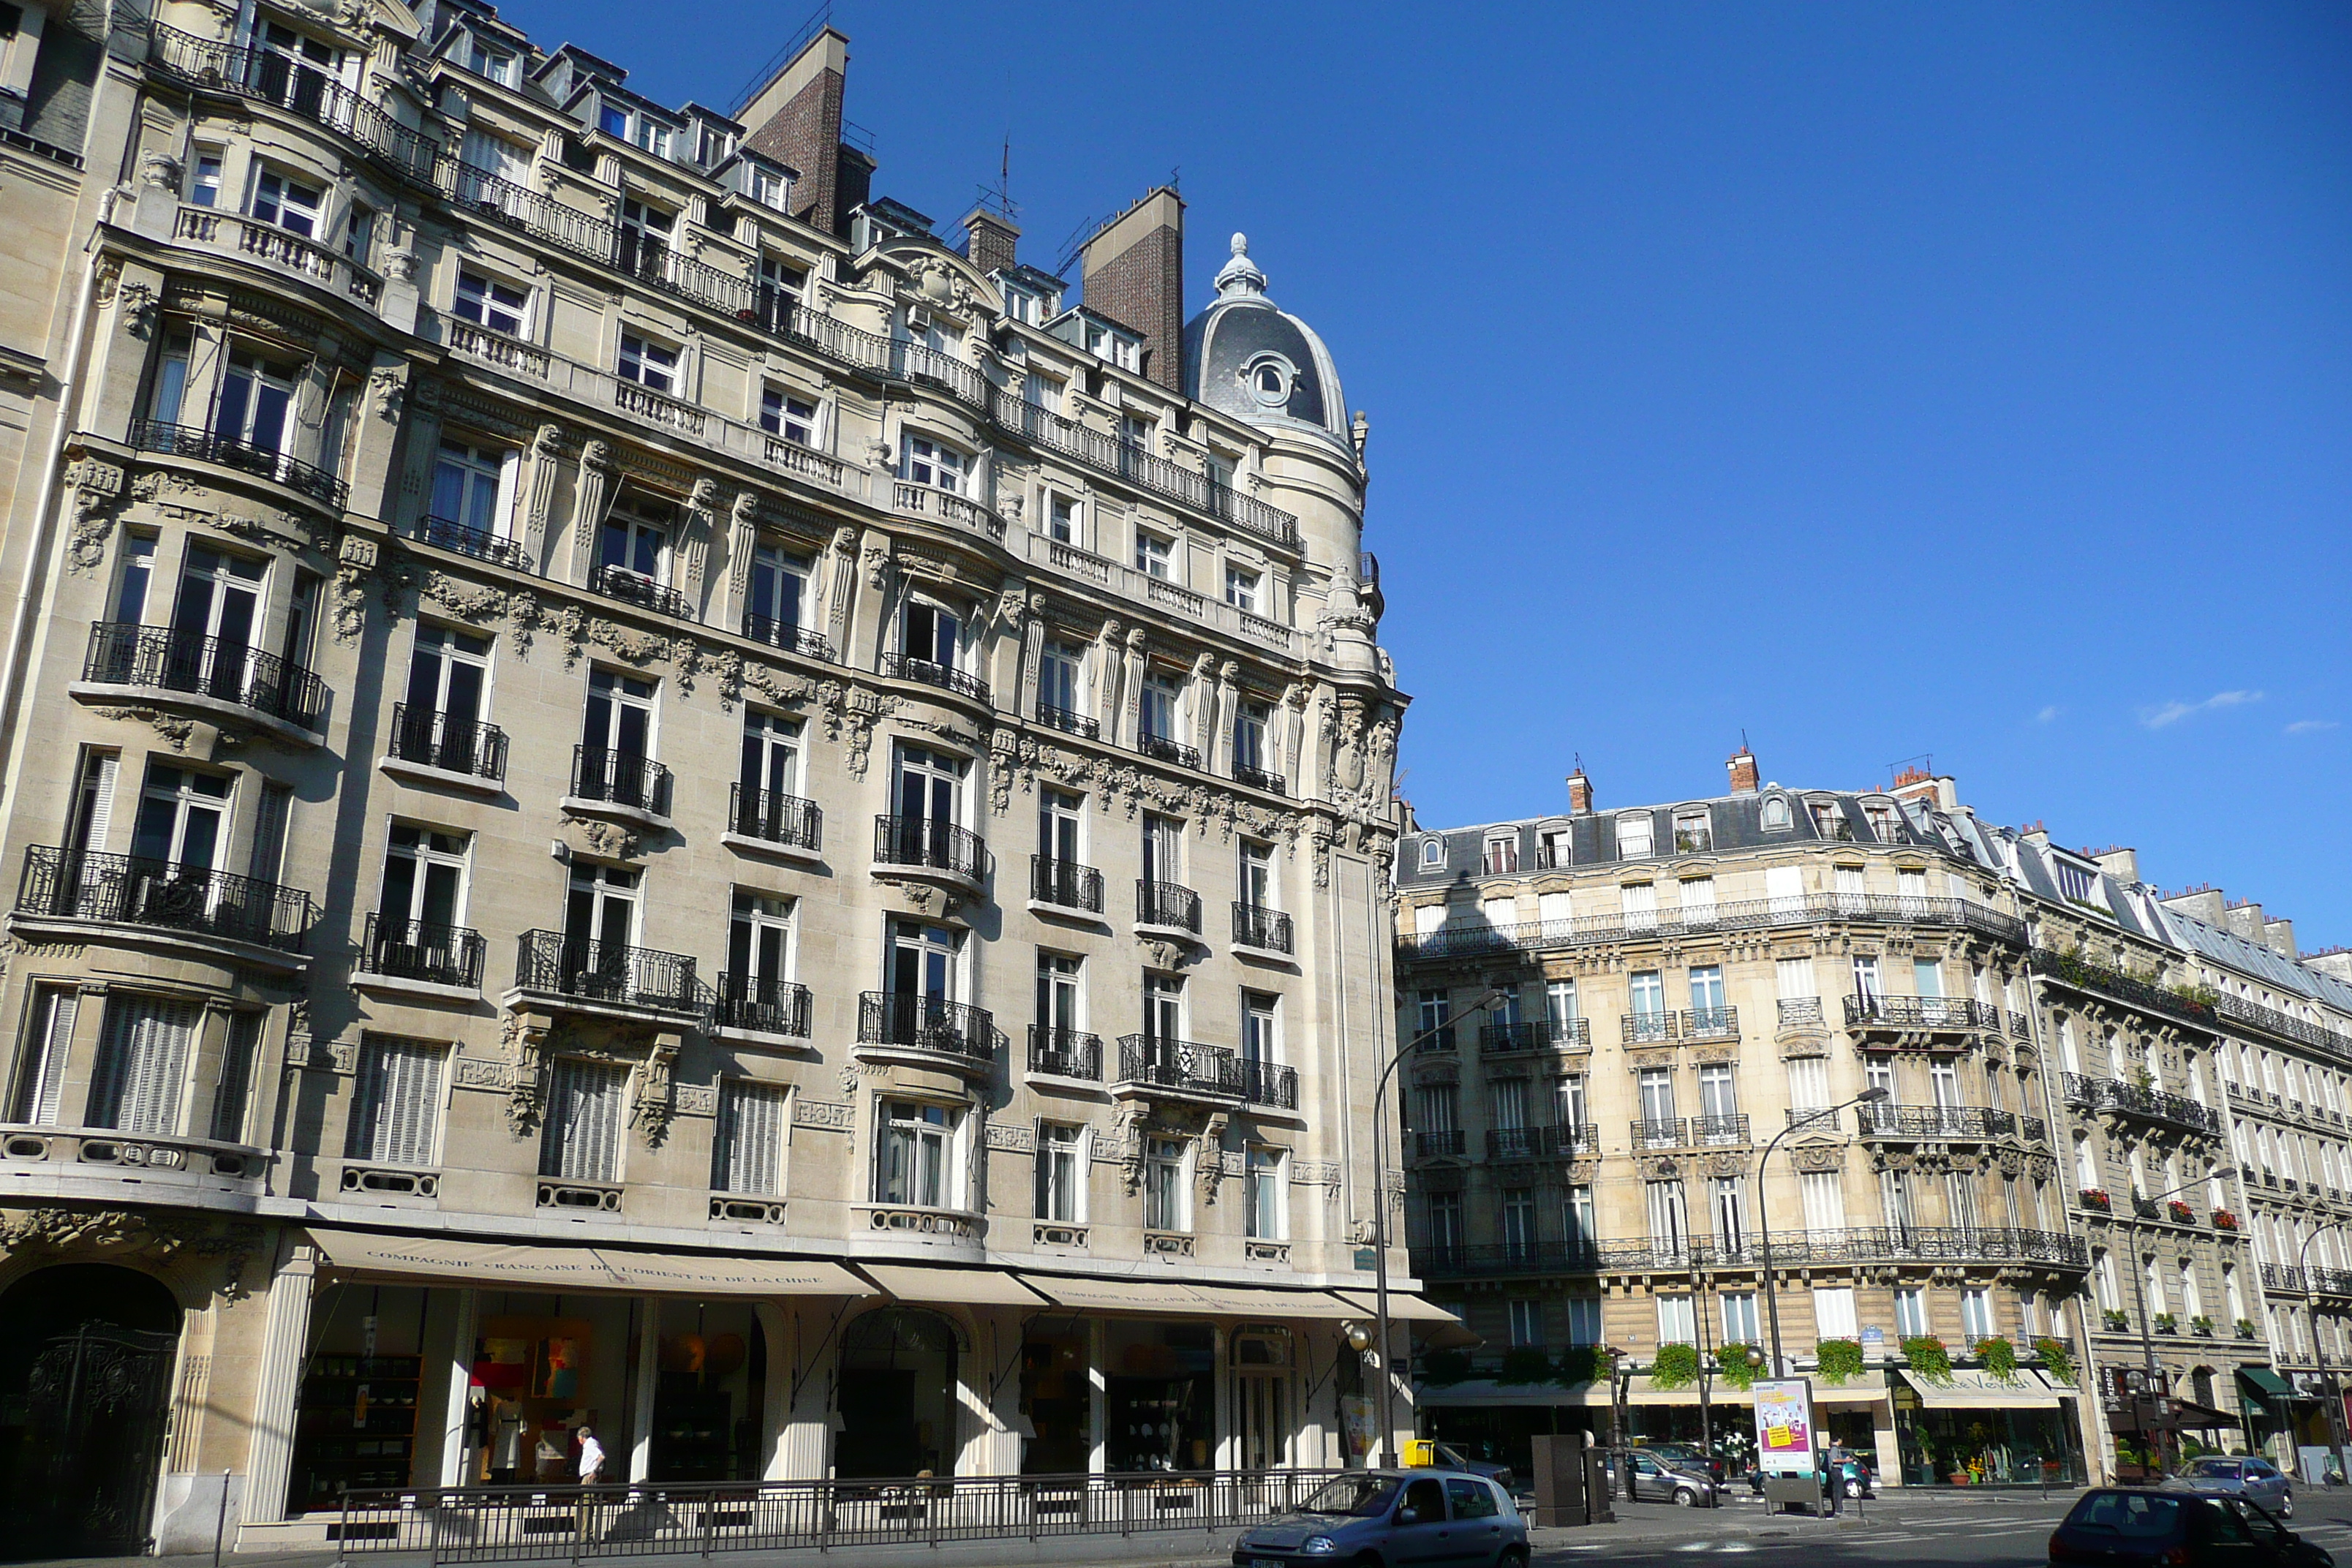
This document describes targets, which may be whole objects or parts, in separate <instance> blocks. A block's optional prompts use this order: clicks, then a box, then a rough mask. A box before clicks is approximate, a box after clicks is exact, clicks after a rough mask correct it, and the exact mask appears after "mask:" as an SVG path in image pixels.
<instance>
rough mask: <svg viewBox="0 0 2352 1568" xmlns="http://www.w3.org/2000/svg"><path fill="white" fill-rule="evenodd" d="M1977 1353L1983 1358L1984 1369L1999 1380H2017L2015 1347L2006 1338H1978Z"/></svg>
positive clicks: (2010, 1381) (2005, 1381)
mask: <svg viewBox="0 0 2352 1568" xmlns="http://www.w3.org/2000/svg"><path fill="white" fill-rule="evenodd" d="M1977 1354H1979V1355H1980V1356H1982V1357H1983V1358H1984V1369H1985V1370H1986V1371H1987V1372H1989V1373H1992V1375H1993V1376H1995V1377H1997V1378H1999V1379H2000V1380H2001V1382H2003V1383H2014V1382H2015V1381H2016V1380H2017V1347H2016V1346H2015V1345H2013V1344H2011V1343H2010V1342H2008V1341H2007V1340H2004V1339H1998V1338H1996V1339H1990V1340H1979V1341H1978V1342H1977Z"/></svg>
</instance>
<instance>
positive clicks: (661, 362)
mask: <svg viewBox="0 0 2352 1568" xmlns="http://www.w3.org/2000/svg"><path fill="white" fill-rule="evenodd" d="M614 368H615V371H616V374H619V376H620V378H621V379H622V380H623V381H634V382H635V383H636V384H638V385H639V386H642V387H644V388H646V390H647V391H648V392H658V393H660V394H661V395H663V396H665V397H667V396H671V395H675V394H676V393H677V350H676V349H674V348H672V347H670V346H669V345H668V344H667V343H664V342H656V341H655V340H654V339H652V338H645V337H639V336H638V335H637V334H636V333H635V332H623V333H622V334H621V357H620V361H619V363H618V364H617V365H616V366H615V367H614Z"/></svg>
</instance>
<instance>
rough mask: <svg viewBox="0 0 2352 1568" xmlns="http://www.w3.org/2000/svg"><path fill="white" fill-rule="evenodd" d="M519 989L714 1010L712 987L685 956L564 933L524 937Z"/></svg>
mask: <svg viewBox="0 0 2352 1568" xmlns="http://www.w3.org/2000/svg"><path fill="white" fill-rule="evenodd" d="M515 987H516V989H517V990H520V991H527V992H538V993H541V994H547V995H554V996H569V997H576V998H578V999H579V1000H581V1001H583V1002H600V1003H603V1004H604V1005H608V1006H616V1007H642V1008H646V1009H648V1010H650V1011H655V1012H662V1013H692V1014H696V1015H704V1014H708V1013H709V1010H710V1000H711V996H710V987H709V986H708V985H706V984H703V982H702V980H701V979H700V978H699V977H698V975H697V974H696V973H695V964H694V960H693V959H692V958H690V957H688V955H687V954H685V953H682V952H657V951H656V950H655V949H653V948H649V947H628V946H625V945H624V944H622V943H620V942H596V941H593V940H591V939H589V938H586V937H569V936H566V935H564V934H563V933H562V931H525V932H523V933H522V936H521V938H520V942H518V944H517V952H516V954H515Z"/></svg>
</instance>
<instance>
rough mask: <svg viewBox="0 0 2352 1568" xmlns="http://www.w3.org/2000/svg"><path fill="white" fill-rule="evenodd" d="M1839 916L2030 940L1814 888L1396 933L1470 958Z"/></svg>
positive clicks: (1937, 911)
mask: <svg viewBox="0 0 2352 1568" xmlns="http://www.w3.org/2000/svg"><path fill="white" fill-rule="evenodd" d="M1833 921H1843V922H1845V923H1849V924H1864V925H1931V926H1954V927H1958V928H1960V929H1963V930H1967V931H1979V932H1981V933H1983V934H1984V935H1987V936H1990V937H1992V938H1994V939H1996V940H1998V941H2002V942H2016V943H2022V942H2024V940H2025V924H2024V922H2023V921H2020V920H2018V919H2017V918H2016V917H2015V916H2013V915H2006V914H2003V913H2001V912H2000V910H1990V909H1987V908H1985V907H1984V906H1983V905H1982V904H1978V903H1972V902H1970V901H1969V900H1966V899H1914V898H1902V897H1889V896H1886V895H1883V894H1868V895H1865V894H1862V893H1850V894H1844V895H1839V894H1832V893H1813V894H1801V895H1795V896H1791V897H1788V898H1780V899H1752V900H1740V901H1737V902H1731V903H1720V904H1707V905H1700V906H1697V907H1696V908H1689V909H1674V910H1658V911H1657V912H1656V913H1655V914H1649V915H1639V916H1636V917H1634V918H1633V919H1632V920H1628V919H1627V918H1626V917H1625V916H1624V915H1622V914H1613V915H1583V916H1577V917H1573V918H1570V919H1566V920H1552V921H1523V922H1520V923H1517V924H1513V925H1487V924H1485V923H1483V922H1479V923H1473V924H1466V925H1461V926H1449V927H1445V928H1443V929H1441V930H1438V931H1419V932H1411V933H1407V934H1406V935H1404V936H1402V937H1400V938H1398V941H1397V947H1398V953H1399V956H1401V957H1403V958H1406V959H1415V958H1465V957H1475V956H1477V955H1478V954H1481V953H1486V952H1542V951H1544V950H1546V949H1549V948H1559V947H1582V946H1593V945H1604V944H1610V943H1617V942H1641V941H1645V940H1647V939H1649V938H1651V937H1654V936H1673V935H1676V934H1678V933H1683V932H1689V931H1706V932H1722V931H1769V930H1775V929H1779V928H1782V927H1790V926H1809V925H1819V924H1823V923H1826V922H1833Z"/></svg>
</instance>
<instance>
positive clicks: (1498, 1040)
mask: <svg viewBox="0 0 2352 1568" xmlns="http://www.w3.org/2000/svg"><path fill="white" fill-rule="evenodd" d="M1580 1021H1581V1020H1580ZM1550 1044H1551V1024H1550V1022H1549V1020H1547V1019H1542V1018H1538V1019H1535V1020H1532V1021H1528V1022H1521V1023H1517V1024H1481V1025H1479V1026H1478V1049H1479V1051H1480V1052H1481V1053H1482V1054H1483V1055H1486V1056H1490V1057H1501V1056H1513V1055H1517V1053H1519V1052H1521V1051H1539V1050H1542V1049H1543V1048H1544V1047H1547V1046H1549V1045H1550Z"/></svg>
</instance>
